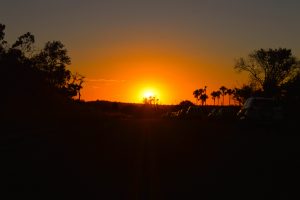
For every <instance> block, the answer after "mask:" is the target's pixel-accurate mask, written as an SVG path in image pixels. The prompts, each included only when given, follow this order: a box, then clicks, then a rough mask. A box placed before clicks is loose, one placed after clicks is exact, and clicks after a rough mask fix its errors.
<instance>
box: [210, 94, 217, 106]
mask: <svg viewBox="0 0 300 200" xmlns="http://www.w3.org/2000/svg"><path fill="white" fill-rule="evenodd" d="M210 96H211V97H212V99H213V100H214V106H215V105H216V98H217V96H218V92H216V91H212V92H211V93H210Z"/></svg>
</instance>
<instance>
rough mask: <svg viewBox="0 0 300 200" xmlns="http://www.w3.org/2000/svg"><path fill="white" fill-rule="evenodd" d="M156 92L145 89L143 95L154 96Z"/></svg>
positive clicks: (145, 96) (146, 96)
mask: <svg viewBox="0 0 300 200" xmlns="http://www.w3.org/2000/svg"><path fill="white" fill-rule="evenodd" d="M154 96H155V93H154V92H153V90H145V91H144V92H143V97H144V98H149V97H154Z"/></svg>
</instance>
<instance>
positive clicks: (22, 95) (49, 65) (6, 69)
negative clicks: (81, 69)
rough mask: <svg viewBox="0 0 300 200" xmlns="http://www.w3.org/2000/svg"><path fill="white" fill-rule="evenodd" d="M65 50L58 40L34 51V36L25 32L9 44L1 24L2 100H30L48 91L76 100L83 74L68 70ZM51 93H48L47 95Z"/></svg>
mask: <svg viewBox="0 0 300 200" xmlns="http://www.w3.org/2000/svg"><path fill="white" fill-rule="evenodd" d="M70 64H71V59H70V57H69V56H68V52H67V49H66V48H65V46H64V45H63V43H62V42H60V41H49V42H47V43H46V44H45V46H44V47H43V48H42V49H41V50H36V46H35V37H34V35H33V34H31V33H30V32H27V33H25V34H23V35H21V36H20V37H18V38H17V40H16V41H15V42H14V43H13V44H11V45H10V44H8V42H7V41H6V40H5V25H3V24H0V70H1V79H0V81H1V87H2V98H1V99H2V100H3V99H4V100H6V101H11V100H13V99H16V98H17V99H19V101H24V100H26V98H29V99H34V98H35V97H36V96H40V97H41V96H43V97H44V99H47V97H49V96H50V95H51V94H54V93H56V94H58V95H59V96H63V97H65V98H69V99H72V98H74V97H77V96H78V98H79V99H80V90H81V89H82V84H83V82H84V77H83V76H82V75H80V74H78V73H72V72H71V71H70V70H68V69H67V67H68V66H69V65H70ZM49 93H51V94H49Z"/></svg>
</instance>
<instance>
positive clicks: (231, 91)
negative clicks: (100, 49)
mask: <svg viewBox="0 0 300 200" xmlns="http://www.w3.org/2000/svg"><path fill="white" fill-rule="evenodd" d="M233 93H234V90H232V89H227V90H226V94H227V95H228V105H230V99H231V95H233Z"/></svg>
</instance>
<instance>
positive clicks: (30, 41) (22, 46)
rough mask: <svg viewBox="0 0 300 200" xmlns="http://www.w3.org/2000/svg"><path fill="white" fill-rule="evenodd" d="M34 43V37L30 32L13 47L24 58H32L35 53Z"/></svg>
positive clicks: (22, 36)
mask: <svg viewBox="0 0 300 200" xmlns="http://www.w3.org/2000/svg"><path fill="white" fill-rule="evenodd" d="M34 42H35V39H34V35H32V34H31V33H30V32H27V33H26V34H24V35H21V36H20V37H19V38H18V39H17V41H16V42H15V43H14V44H13V45H12V48H13V49H18V50H20V51H21V52H22V55H23V56H24V57H26V58H30V57H32V56H33V53H34V46H33V45H34Z"/></svg>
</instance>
